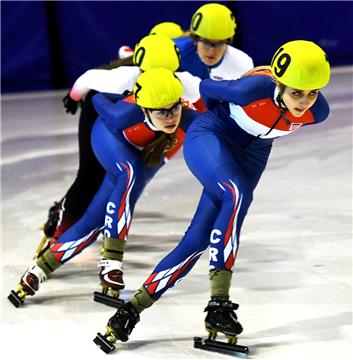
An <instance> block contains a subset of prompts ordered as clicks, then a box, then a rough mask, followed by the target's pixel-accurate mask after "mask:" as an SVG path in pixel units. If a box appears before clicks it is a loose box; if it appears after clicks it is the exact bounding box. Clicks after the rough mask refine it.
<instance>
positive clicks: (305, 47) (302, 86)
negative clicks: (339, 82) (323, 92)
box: [271, 40, 330, 90]
mask: <svg viewBox="0 0 353 360" xmlns="http://www.w3.org/2000/svg"><path fill="white" fill-rule="evenodd" d="M271 71H272V74H273V76H274V78H275V79H276V80H277V81H278V82H280V83H281V84H283V85H286V86H290V87H292V88H295V89H298V90H313V89H320V88H322V87H324V86H326V85H327V84H328V82H329V81H330V64H329V62H328V59H327V55H326V54H325V52H324V51H323V50H322V49H321V48H320V47H319V46H318V45H316V44H315V43H313V42H311V41H306V40H295V41H290V42H287V43H285V44H284V45H282V46H281V47H280V48H279V49H278V50H277V51H276V53H275V55H274V56H273V58H272V61H271Z"/></svg>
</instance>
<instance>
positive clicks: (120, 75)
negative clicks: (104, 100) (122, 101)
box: [70, 66, 140, 101]
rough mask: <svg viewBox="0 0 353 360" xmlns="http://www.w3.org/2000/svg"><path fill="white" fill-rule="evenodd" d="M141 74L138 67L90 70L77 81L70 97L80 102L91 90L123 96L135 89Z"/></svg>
mask: <svg viewBox="0 0 353 360" xmlns="http://www.w3.org/2000/svg"><path fill="white" fill-rule="evenodd" d="M139 74H140V70H139V68H138V67H137V66H120V67H118V68H116V69H112V70H103V69H93V70H88V71H86V72H85V73H84V74H83V75H81V76H80V77H79V78H78V79H77V80H76V81H75V84H74V86H73V87H72V89H71V91H70V97H71V98H72V99H73V100H75V101H79V100H81V99H82V98H83V97H84V96H86V95H87V93H88V92H89V91H90V90H96V91H99V92H105V93H112V94H122V93H123V92H124V91H125V90H130V91H131V90H132V89H133V86H134V84H135V82H136V78H137V76H138V75H139Z"/></svg>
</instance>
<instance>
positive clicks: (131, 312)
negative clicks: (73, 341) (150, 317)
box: [93, 301, 140, 354]
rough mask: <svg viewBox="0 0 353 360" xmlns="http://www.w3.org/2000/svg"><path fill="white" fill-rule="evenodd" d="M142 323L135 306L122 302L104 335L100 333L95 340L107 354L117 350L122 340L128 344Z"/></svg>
mask: <svg viewBox="0 0 353 360" xmlns="http://www.w3.org/2000/svg"><path fill="white" fill-rule="evenodd" d="M139 321H140V315H139V313H138V312H137V310H136V309H135V308H134V307H133V305H132V304H131V303H130V302H128V303H126V304H125V303H124V301H122V303H121V305H120V306H119V307H118V310H117V312H116V313H115V315H114V316H113V317H111V318H110V319H109V321H108V324H107V330H106V333H105V334H104V335H102V334H101V333H98V334H97V336H96V338H95V339H94V340H93V341H94V343H95V344H96V345H97V346H99V347H100V348H101V350H102V351H104V352H105V353H106V354H109V353H111V352H112V351H113V350H114V349H115V345H114V344H115V343H116V342H117V341H118V340H120V341H122V342H126V341H128V340H129V335H130V334H131V332H132V330H133V329H134V327H135V325H136V324H137V323H138V322H139Z"/></svg>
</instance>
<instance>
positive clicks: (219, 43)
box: [197, 37, 230, 49]
mask: <svg viewBox="0 0 353 360" xmlns="http://www.w3.org/2000/svg"><path fill="white" fill-rule="evenodd" d="M197 41H199V42H201V43H202V45H203V46H204V48H205V49H211V48H215V49H221V48H222V47H224V46H226V45H228V44H230V40H226V41H217V42H213V41H209V40H207V39H204V38H201V37H199V38H197Z"/></svg>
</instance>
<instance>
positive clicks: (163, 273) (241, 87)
mask: <svg viewBox="0 0 353 360" xmlns="http://www.w3.org/2000/svg"><path fill="white" fill-rule="evenodd" d="M270 75H271V74H270V73H269V72H266V71H264V72H262V71H260V72H254V73H253V74H252V75H250V76H246V77H244V78H242V79H239V80H236V81H234V80H230V81H227V80H225V81H214V80H210V79H207V80H204V81H202V82H201V85H200V92H201V95H202V98H203V100H204V102H205V104H206V105H207V107H208V109H209V111H207V112H206V113H204V114H203V115H202V116H200V117H198V118H197V119H196V121H194V122H193V124H192V125H191V126H190V128H189V130H188V133H187V136H186V139H185V142H184V157H185V160H186V163H187V165H188V167H189V168H190V170H191V171H192V173H193V174H194V175H195V176H196V178H197V179H198V180H199V181H200V183H201V184H202V186H203V192H202V195H201V199H200V202H199V205H198V208H197V210H196V213H195V215H194V218H193V220H192V222H191V225H190V227H189V229H188V231H187V232H186V234H185V236H184V237H183V238H182V240H181V241H180V243H179V244H178V245H177V247H176V248H175V249H174V250H173V251H172V252H170V253H169V254H168V255H167V256H166V257H165V258H164V259H163V260H162V261H161V262H160V263H159V264H158V265H157V266H156V268H155V269H154V270H153V272H152V274H151V275H150V276H149V277H148V279H147V280H146V281H145V283H144V286H145V288H146V289H147V291H148V292H149V294H150V295H151V296H153V297H154V298H159V297H160V296H161V295H162V294H163V293H164V292H165V291H166V290H167V289H169V288H171V287H172V286H174V285H175V283H176V282H177V281H178V280H180V279H182V278H183V277H185V276H186V274H187V273H188V272H189V271H190V270H191V268H192V267H193V265H194V264H195V263H196V261H197V260H198V259H199V257H200V256H201V254H202V253H203V252H204V251H205V250H206V249H207V247H208V246H210V269H227V270H233V266H234V262H235V259H236V255H237V251H238V248H239V236H240V229H241V226H242V223H243V220H244V217H245V215H246V213H247V211H248V208H249V206H250V204H251V202H252V198H253V192H254V189H255V187H256V185H257V183H258V181H259V180H260V177H261V175H262V173H263V171H264V169H265V167H266V164H267V160H268V157H269V154H270V151H271V147H272V142H273V139H274V138H276V137H279V136H283V135H287V134H290V133H291V132H293V131H295V130H297V129H299V128H300V127H301V126H305V125H310V124H316V123H319V122H321V121H323V120H325V119H326V118H327V116H328V114H329V107H328V104H327V102H326V100H325V98H324V97H323V96H322V94H321V93H319V94H318V98H317V100H316V102H315V103H314V105H313V106H312V107H311V108H310V109H309V110H307V111H306V112H305V113H304V114H303V115H302V116H301V117H299V118H296V117H294V116H293V115H292V114H291V113H289V111H287V110H283V111H281V109H280V107H279V104H278V102H277V90H276V85H275V83H274V82H273V79H272V77H271V76H270Z"/></svg>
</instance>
